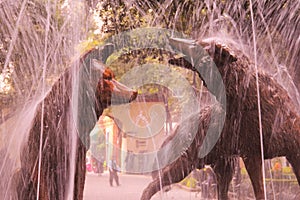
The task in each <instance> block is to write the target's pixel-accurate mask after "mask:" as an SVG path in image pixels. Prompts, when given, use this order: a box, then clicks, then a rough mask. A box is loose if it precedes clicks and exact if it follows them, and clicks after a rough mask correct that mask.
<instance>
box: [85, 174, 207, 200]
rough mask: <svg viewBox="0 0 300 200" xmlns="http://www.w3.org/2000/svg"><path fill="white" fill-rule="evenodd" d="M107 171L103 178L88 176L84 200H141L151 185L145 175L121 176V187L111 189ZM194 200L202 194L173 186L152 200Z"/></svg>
mask: <svg viewBox="0 0 300 200" xmlns="http://www.w3.org/2000/svg"><path fill="white" fill-rule="evenodd" d="M108 179H109V176H108V172H107V171H106V172H105V173H104V174H102V175H101V176H98V175H96V174H87V176H86V184H85V191H84V200H105V199H107V200H139V199H140V197H141V194H142V191H143V189H144V188H145V187H146V186H147V185H148V183H150V181H151V177H150V176H145V175H128V174H119V179H120V184H121V185H120V186H118V187H117V186H116V185H115V183H114V186H113V187H111V186H110V185H109V181H108ZM171 199H172V200H194V199H198V200H199V199H201V198H200V194H199V193H196V192H190V191H187V190H185V189H181V188H179V187H178V186H176V185H174V186H172V189H171V190H170V191H169V192H165V193H157V194H156V195H155V196H154V197H153V198H152V199H151V200H171Z"/></svg>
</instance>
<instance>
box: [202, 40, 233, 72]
mask: <svg viewBox="0 0 300 200" xmlns="http://www.w3.org/2000/svg"><path fill="white" fill-rule="evenodd" d="M198 43H199V44H200V45H201V46H202V47H203V49H205V50H206V51H207V53H208V54H209V55H210V56H211V57H212V58H213V60H214V62H215V63H216V65H217V66H223V65H224V64H228V63H232V62H235V61H237V57H236V54H235V53H234V52H233V51H232V50H231V49H230V48H229V47H228V46H226V45H225V44H222V43H219V42H218V41H214V40H210V39H206V40H201V41H198Z"/></svg>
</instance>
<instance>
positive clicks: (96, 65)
mask: <svg viewBox="0 0 300 200" xmlns="http://www.w3.org/2000/svg"><path fill="white" fill-rule="evenodd" d="M92 66H93V68H95V69H97V70H100V71H101V72H102V73H104V71H105V69H106V66H105V65H104V64H103V63H102V62H100V61H99V60H96V59H93V60H92Z"/></svg>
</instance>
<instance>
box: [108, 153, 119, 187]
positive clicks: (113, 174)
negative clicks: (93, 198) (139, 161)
mask: <svg viewBox="0 0 300 200" xmlns="http://www.w3.org/2000/svg"><path fill="white" fill-rule="evenodd" d="M108 167H109V184H110V186H113V180H115V182H116V184H117V186H120V183H119V176H118V166H117V162H116V159H115V158H114V157H113V158H112V159H111V160H110V161H109V165H108Z"/></svg>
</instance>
